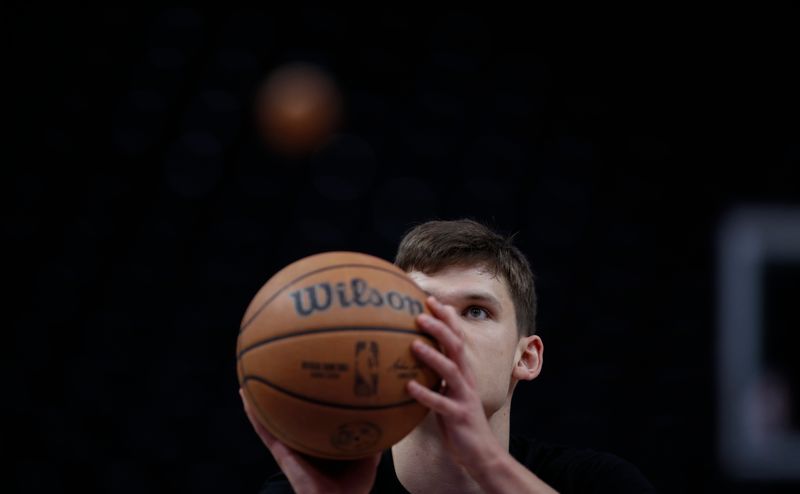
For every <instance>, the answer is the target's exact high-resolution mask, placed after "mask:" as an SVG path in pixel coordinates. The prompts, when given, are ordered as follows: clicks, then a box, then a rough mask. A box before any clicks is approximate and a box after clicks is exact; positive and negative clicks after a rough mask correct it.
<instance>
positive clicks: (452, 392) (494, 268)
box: [244, 220, 653, 494]
mask: <svg viewBox="0 0 800 494" xmlns="http://www.w3.org/2000/svg"><path fill="white" fill-rule="evenodd" d="M395 264H397V265H398V266H399V267H400V268H402V269H403V270H405V271H406V272H407V273H408V274H409V276H410V277H411V278H412V279H413V280H414V281H416V282H417V284H418V285H419V286H420V287H421V288H422V289H423V290H425V291H426V292H427V293H428V294H430V297H429V298H428V301H427V303H428V306H429V308H430V310H431V313H432V314H433V316H434V317H431V316H427V315H424V314H422V315H420V316H419V319H418V323H419V325H420V327H421V328H422V329H423V330H424V331H426V332H428V333H429V334H431V335H432V336H433V337H434V338H436V339H437V340H438V341H439V343H440V345H441V348H442V349H443V352H441V353H440V352H438V351H435V350H431V349H429V348H428V347H427V346H425V345H421V344H413V345H412V351H413V352H414V353H415V354H416V355H417V357H418V358H419V359H420V360H422V361H423V362H425V363H426V364H427V365H429V366H430V367H431V368H432V369H434V370H435V371H436V372H437V373H438V374H439V375H440V376H441V377H442V378H443V380H444V383H445V384H444V386H443V387H442V388H441V389H440V390H439V391H438V392H434V391H431V390H429V389H427V388H425V387H424V386H421V385H419V384H417V383H416V382H414V381H411V382H410V383H409V386H408V392H409V394H410V395H411V396H412V397H414V398H415V399H417V400H419V401H420V402H421V403H422V404H424V405H425V406H427V407H429V408H430V409H431V411H432V412H431V413H429V414H428V416H427V417H426V419H425V420H424V421H423V422H422V423H421V424H420V425H419V426H417V428H415V429H414V430H413V431H412V432H411V433H410V434H409V435H408V436H406V437H405V438H404V439H403V440H401V441H400V442H399V443H397V444H396V445H394V446H393V447H392V448H391V450H390V451H387V452H385V453H384V454H383V455H381V454H378V455H375V456H374V457H371V458H365V459H362V460H357V461H349V462H328V461H325V462H323V461H316V460H313V459H309V458H307V457H303V456H301V455H299V454H297V453H296V452H294V451H292V450H290V449H288V448H287V447H286V446H285V445H284V444H282V443H280V442H279V441H278V440H277V439H275V437H274V436H272V435H271V434H270V433H269V432H268V431H267V430H266V429H264V428H263V427H262V426H261V425H260V424H259V423H258V421H257V420H256V419H255V416H254V415H253V412H252V409H251V407H250V406H249V405H248V403H247V402H246V400H245V401H244V405H245V411H246V413H247V415H248V417H249V418H250V421H251V422H252V424H253V427H254V428H255V429H256V432H257V433H258V435H259V436H260V437H261V439H262V440H263V442H264V444H265V445H266V446H267V448H269V450H270V451H271V452H272V455H273V457H274V458H275V460H276V461H277V463H278V465H279V466H280V468H281V470H282V474H278V475H276V476H274V477H273V478H271V479H269V480H268V482H267V483H266V484H265V486H264V490H263V492H267V493H277V492H293V491H294V492H298V493H315V492H325V493H332V492H342V493H348V494H349V493H362V492H379V493H384V492H387V493H390V492H413V493H437V494H438V493H447V492H453V493H470V492H493V493H510V492H518V493H522V492H529V493H553V492H561V493H569V492H576V493H577V492H591V493H617V494H621V493H626V492H637V493H641V492H653V488H652V487H651V486H650V484H649V483H648V482H647V480H646V479H645V478H644V477H643V476H642V475H641V473H639V471H638V470H637V469H636V468H635V467H634V466H633V465H631V464H630V463H628V462H625V461H624V460H621V459H619V458H617V457H615V456H613V455H608V454H603V453H596V452H593V451H590V450H572V449H567V448H562V447H557V446H550V445H546V444H543V443H540V442H537V441H530V440H526V439H522V438H512V437H511V436H510V407H511V397H512V395H513V392H514V388H515V387H516V385H517V383H518V382H519V381H530V380H532V379H535V378H536V377H537V376H538V375H539V372H540V371H541V369H542V360H543V355H544V345H543V343H542V339H541V338H540V337H539V336H538V335H536V334H535V329H536V328H535V319H536V295H535V291H534V285H533V275H532V273H531V269H530V266H529V265H528V261H527V260H526V259H525V256H524V255H523V254H522V253H521V252H520V251H519V249H517V248H516V247H515V246H513V245H512V244H511V239H510V238H509V239H507V238H504V237H502V236H500V235H498V234H497V233H495V232H493V231H491V230H490V229H488V228H487V227H485V226H484V225H481V224H479V223H476V222H474V221H471V220H458V221H431V222H428V223H424V224H422V225H419V226H417V227H415V228H413V229H412V230H411V231H409V232H408V233H407V234H406V236H405V237H404V238H403V239H402V241H401V242H400V247H399V249H398V252H397V257H396V259H395Z"/></svg>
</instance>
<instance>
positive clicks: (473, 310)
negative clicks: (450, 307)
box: [464, 305, 489, 319]
mask: <svg viewBox="0 0 800 494" xmlns="http://www.w3.org/2000/svg"><path fill="white" fill-rule="evenodd" d="M464 315H466V316H467V317H469V318H470V319H489V311H487V310H486V309H484V308H483V307H478V306H476V305H473V306H472V307H467V310H466V311H464Z"/></svg>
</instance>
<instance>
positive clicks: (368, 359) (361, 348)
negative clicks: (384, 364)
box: [353, 341, 378, 396]
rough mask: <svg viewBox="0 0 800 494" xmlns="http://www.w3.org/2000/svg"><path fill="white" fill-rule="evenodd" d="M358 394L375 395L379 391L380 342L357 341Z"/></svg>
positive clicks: (354, 389)
mask: <svg viewBox="0 0 800 494" xmlns="http://www.w3.org/2000/svg"><path fill="white" fill-rule="evenodd" d="M355 370H356V381H355V387H354V388H353V391H354V392H355V394H356V396H373V395H375V394H376V393H377V392H378V343H377V342H375V341H358V342H356V365H355Z"/></svg>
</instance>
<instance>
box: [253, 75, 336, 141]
mask: <svg viewBox="0 0 800 494" xmlns="http://www.w3.org/2000/svg"><path fill="white" fill-rule="evenodd" d="M256 104H257V108H256V118H257V124H258V129H259V132H260V134H261V136H262V138H263V139H264V140H265V142H266V143H267V144H268V145H269V146H270V147H271V148H273V149H274V150H275V151H277V152H279V153H282V154H286V155H292V156H300V155H307V154H310V153H313V152H314V151H316V150H317V149H319V148H320V147H321V146H322V145H323V144H325V142H327V140H328V139H329V138H330V137H331V135H332V134H333V132H334V131H335V130H336V129H337V128H338V126H339V124H340V120H341V113H342V98H341V94H340V92H339V89H338V87H337V86H336V83H335V82H334V81H333V79H332V78H331V76H330V75H329V74H328V73H327V72H325V71H324V70H322V69H321V68H319V67H317V66H315V65H312V64H309V63H301V62H296V63H292V64H287V65H284V66H282V67H279V68H277V69H275V70H274V71H273V72H272V73H271V74H270V75H269V76H268V77H267V79H266V80H265V81H264V83H263V84H262V86H261V88H260V90H259V92H258V95H257V100H256Z"/></svg>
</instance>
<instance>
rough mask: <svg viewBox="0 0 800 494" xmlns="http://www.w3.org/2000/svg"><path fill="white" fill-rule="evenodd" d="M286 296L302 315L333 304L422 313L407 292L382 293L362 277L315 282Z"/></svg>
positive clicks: (418, 305)
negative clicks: (347, 281)
mask: <svg viewBox="0 0 800 494" xmlns="http://www.w3.org/2000/svg"><path fill="white" fill-rule="evenodd" d="M289 295H290V296H291V297H292V299H293V300H294V310H295V311H296V312H297V314H299V315H301V316H310V315H311V314H313V313H315V312H324V311H327V310H328V309H330V308H331V307H333V306H338V307H343V308H348V307H368V306H371V307H382V306H384V305H385V306H386V307H389V308H390V309H394V310H397V311H402V312H408V313H409V314H411V315H412V316H416V315H417V314H421V313H422V302H420V301H419V300H416V299H415V298H413V297H411V296H410V295H405V294H402V293H399V292H395V291H389V292H385V293H384V292H381V291H380V290H378V289H377V288H373V287H371V286H369V285H368V284H367V282H366V281H364V280H363V279H361V278H353V279H352V280H350V282H349V283H345V282H341V281H340V282H339V283H336V284H335V285H331V284H330V283H317V284H315V285H311V286H308V287H305V288H301V289H300V290H296V291H294V292H290V293H289Z"/></svg>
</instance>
